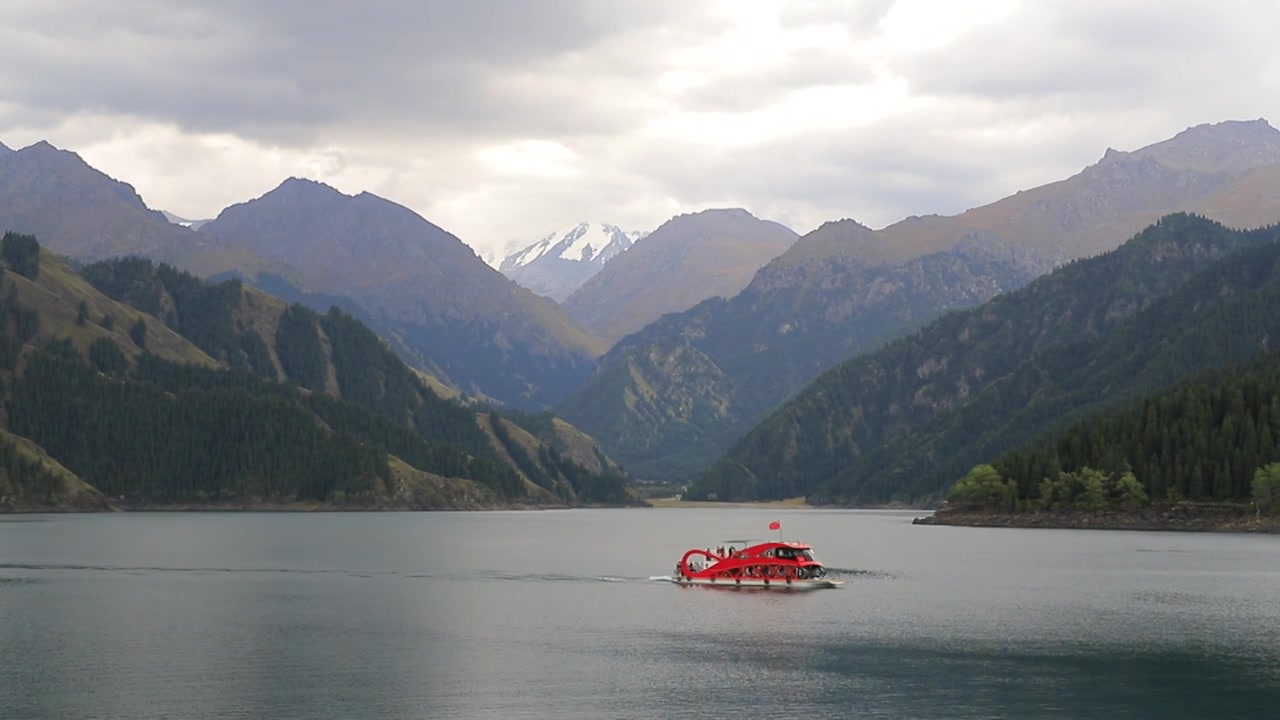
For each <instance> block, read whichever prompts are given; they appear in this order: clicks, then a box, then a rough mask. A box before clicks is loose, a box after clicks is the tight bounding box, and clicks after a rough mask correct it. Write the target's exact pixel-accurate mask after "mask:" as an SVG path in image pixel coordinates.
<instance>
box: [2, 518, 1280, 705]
mask: <svg viewBox="0 0 1280 720" xmlns="http://www.w3.org/2000/svg"><path fill="white" fill-rule="evenodd" d="M915 514H917V513H909V512H907V513H901V512H859V511H831V512H828V511H819V510H791V511H775V510H759V509H733V510H714V509H712V510H706V509H671V510H584V511H576V510H575V511H548V512H506V513H504V512H499V513H391V514H212V513H211V514H180V513H172V514H170V513H158V514H128V515H89V516H34V517H31V516H27V517H24V516H9V517H0V717H5V718H10V717H12V718H174V717H180V718H455V717H456V718H661V717H693V718H704V717H707V718H709V717H774V718H788V717H802V716H812V715H814V714H821V715H825V716H828V717H886V718H932V717H947V718H971V717H1002V718H1034V717H1072V718H1107V717H1121V718H1202V717H1203V718H1253V717H1257V718H1275V717H1280V537H1269V536H1258V537H1254V536H1237V535H1209V534H1205V535H1197V534H1172V533H1167V534H1161V533H1132V532H1093V531H1054V530H1005V529H971V528H944V527H916V526H912V525H911V524H910V521H911V518H912V517H913V516H914V515H915ZM774 519H778V520H781V521H782V523H783V532H784V536H786V537H788V538H794V539H799V540H804V541H807V542H811V543H812V544H813V545H814V546H815V548H816V550H817V554H818V557H819V559H821V560H823V561H824V562H825V563H826V564H827V565H828V566H829V567H831V568H835V569H837V574H839V575H841V576H842V577H844V578H845V579H846V580H848V584H847V585H846V586H845V587H843V588H840V589H838V590H824V591H816V592H811V593H792V594H785V593H776V592H772V593H771V592H759V591H735V590H722V589H708V588H680V587H676V586H674V585H671V584H669V583H664V582H660V581H656V580H652V579H651V578H652V577H654V576H660V575H665V574H667V573H669V572H670V568H671V567H672V566H673V565H674V563H675V561H676V560H677V559H678V558H679V556H680V555H681V554H682V553H683V552H684V550H686V549H688V548H689V547H693V546H701V547H706V546H708V545H716V544H719V542H720V541H723V540H729V539H736V538H743V537H766V536H768V535H769V533H768V531H767V529H766V528H767V525H768V523H769V521H770V520H774Z"/></svg>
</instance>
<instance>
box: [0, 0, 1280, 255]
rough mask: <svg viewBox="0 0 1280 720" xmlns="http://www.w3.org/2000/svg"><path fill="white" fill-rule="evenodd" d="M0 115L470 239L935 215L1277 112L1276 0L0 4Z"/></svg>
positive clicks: (149, 161)
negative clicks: (367, 201)
mask: <svg viewBox="0 0 1280 720" xmlns="http://www.w3.org/2000/svg"><path fill="white" fill-rule="evenodd" d="M4 16H5V17H4V22H3V25H2V26H0V142H3V143H5V144H6V145H8V146H10V147H12V148H15V149H16V148H20V147H23V146H26V145H29V144H31V143H32V142H35V141H37V140H40V139H46V140H49V141H50V142H52V143H53V144H54V145H57V146H59V147H62V148H66V149H70V150H75V151H76V152H78V153H80V155H81V156H83V157H84V158H85V159H86V160H87V161H88V162H89V163H90V164H92V165H94V166H95V167H97V168H98V169H100V170H102V171H104V172H106V173H107V174H108V175H111V176H112V177H115V178H117V179H120V180H124V181H126V182H129V183H131V184H133V185H134V187H136V188H137V190H138V192H139V193H140V194H141V195H142V197H143V199H144V200H145V201H146V202H147V204H148V205H150V206H151V207H153V208H157V209H165V210H169V211H171V212H175V213H177V214H179V215H183V216H186V217H192V218H203V217H211V216H213V215H216V214H217V212H218V211H219V210H221V209H222V208H223V207H225V206H227V205H229V204H232V203H235V202H241V201H244V200H248V199H251V198H254V197H257V196H259V195H262V194H263V193H265V192H267V191H269V190H270V189H272V188H273V187H275V186H276V185H278V184H279V183H280V182H281V181H282V180H283V179H285V178H286V177H289V176H291V175H296V176H302V177H309V178H313V179H317V180H321V181H323V182H327V183H329V184H330V185H333V186H335V187H337V188H338V189H339V190H342V191H343V192H347V193H351V194H355V193H358V192H360V191H363V190H368V191H370V192H373V193H376V194H378V195H382V196H384V197H386V198H389V199H391V200H394V201H396V202H399V203H402V204H404V205H407V206H408V207H410V208H412V209H414V210H415V211H417V212H418V213H419V214H421V215H422V216H424V217H426V218H427V219H428V220H431V221H432V222H434V223H436V224H438V225H440V226H442V227H444V228H445V229H447V230H449V231H451V232H453V233H455V234H457V235H458V236H459V237H461V238H462V239H463V240H464V241H466V242H467V243H468V244H470V245H471V246H472V247H474V248H475V249H476V250H477V252H479V253H480V254H481V255H482V256H492V255H494V254H495V253H502V252H508V251H511V250H514V249H515V248H516V247H518V246H523V245H527V244H529V243H531V242H533V241H534V240H537V239H539V238H541V237H542V236H544V235H546V234H547V233H549V232H551V231H553V230H556V229H567V228H568V227H571V226H572V225H574V224H576V223H577V222H580V221H582V220H591V221H597V222H609V223H614V224H618V225H621V226H623V227H624V229H628V230H632V229H635V230H652V229H653V228H655V227H657V226H658V225H659V224H661V223H662V222H664V221H665V220H667V219H669V218H670V217H671V216H672V215H675V214H678V213H682V212H693V211H697V210H702V209H705V208H708V207H744V208H746V209H748V210H749V211H751V212H752V213H754V214H755V215H757V216H759V217H765V218H769V219H773V220H777V221H779V222H783V223H785V224H787V225H789V226H791V227H792V228H793V229H795V230H796V231H797V232H800V233H805V232H808V231H810V230H812V229H813V228H815V227H817V226H818V225H819V224H821V223H822V222H824V221H826V220H836V219H840V218H846V217H849V218H854V219H856V220H859V221H861V222H863V223H865V224H867V225H870V226H872V227H877V228H878V227H882V226H884V225H887V224H889V223H892V222H894V221H896V220H899V219H901V218H903V217H905V216H907V215H915V214H920V215H923V214H929V213H942V214H951V213H956V212H960V211H963V210H964V209H966V208H968V207H972V206H975V205H981V204H985V203H987V202H990V201H993V200H996V199H998V198H1000V197H1003V196H1004V195H1007V194H1010V193H1012V192H1014V191H1016V190H1018V189H1021V188H1027V187H1033V186H1035V185H1039V184H1043V183H1046V182H1051V181H1053V180H1057V179H1060V178H1063V177H1066V176H1068V175H1071V174H1074V173H1075V172H1078V171H1079V170H1080V169H1082V168H1083V167H1084V166H1086V165H1089V164H1091V163H1093V162H1095V161H1096V160H1097V159H1098V158H1099V157H1101V156H1102V154H1103V152H1104V151H1105V150H1106V148H1107V147H1114V148H1116V149H1120V150H1133V149H1136V148H1138V147H1141V146H1143V145H1147V144H1150V143H1152V142H1157V141H1159V140H1162V139H1165V138H1167V137H1169V136H1171V135H1173V134H1174V133H1176V132H1178V131H1179V130H1182V129H1184V128H1186V127H1188V126H1190V125H1196V124H1200V123H1205V122H1218V121H1221V120H1228V119H1233V120H1246V119H1254V118H1259V117H1264V118H1267V119H1268V120H1269V121H1271V122H1272V124H1273V125H1277V124H1280V122H1278V121H1280V112H1277V106H1278V105H1280V49H1278V48H1280V45H1277V43H1276V39H1275V35H1276V28H1280V3H1274V2H1271V1H1270V0H1257V1H1256V2H1250V1H1247V0H1205V1H1203V2H1186V1H1182V0H1142V1H1135V2H1125V1H1124V0H1097V1H1095V0H1063V1H1062V2H1058V1H1056V0H1034V1H1032V0H1025V1H1024V2H1017V1H1016V0H989V1H982V2H978V1H965V2H961V1H958V0H938V1H933V0H897V1H896V2H894V1H892V0H853V1H848V2H837V1H833V2H823V1H820V0H796V1H794V2H764V1H759V2H757V1H755V0H730V1H728V2H712V1H710V0H707V1H703V0H637V1H634V2H633V1H631V0H578V1H576V2H575V1H570V0H457V1H456V2H443V1H439V0H398V1H390V0H381V1H380V0H365V2H360V3H354V2H338V1H337V0H308V1H307V2H301V1H298V2H272V1H271V0H218V1H217V2H207V3H183V2H174V1H171V0H154V1H150V2H148V1H145V0H112V1H111V2H98V1H96V0H93V1H89V0H86V1H83V2H70V1H60V0H30V1H29V2H24V1H21V0H19V1H16V2H15V1H12V0H11V1H9V2H6V3H4Z"/></svg>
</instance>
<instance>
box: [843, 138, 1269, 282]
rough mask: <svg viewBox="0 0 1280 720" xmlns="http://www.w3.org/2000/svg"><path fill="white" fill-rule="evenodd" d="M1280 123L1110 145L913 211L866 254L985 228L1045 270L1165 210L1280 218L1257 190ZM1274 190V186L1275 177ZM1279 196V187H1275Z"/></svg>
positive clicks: (888, 255) (923, 245)
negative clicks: (946, 212) (1083, 162)
mask: <svg viewBox="0 0 1280 720" xmlns="http://www.w3.org/2000/svg"><path fill="white" fill-rule="evenodd" d="M1277 163H1280V131H1277V130H1276V129H1275V128H1273V127H1271V125H1270V124H1268V123H1267V121H1266V120H1252V121H1227V122H1221V123H1217V124H1205V125H1197V126H1195V127H1192V128H1188V129H1187V130H1184V131H1182V132H1180V133H1178V134H1177V135H1175V136H1174V137H1172V138H1170V139H1168V140H1165V141H1163V142H1159V143H1156V144H1154V145H1149V146H1147V147H1144V148H1141V149H1139V150H1135V151H1133V152H1120V151H1118V150H1113V149H1108V150H1107V151H1106V153H1105V154H1104V155H1103V157H1102V159H1100V160H1099V161H1098V162H1097V163H1094V164H1093V165H1090V166H1089V167H1087V168H1085V169H1084V170H1082V171H1081V172H1079V173H1077V174H1076V175H1073V176H1072V177H1070V178H1067V179H1066V180H1062V181H1059V182H1055V183H1050V184H1048V185H1042V186H1040V187H1037V188H1033V189H1031V190H1026V191H1022V192H1018V193H1016V194H1014V195H1011V196H1009V197H1006V198H1004V199H1002V200H999V201H997V202H994V203H991V204H989V205H984V206H982V207H978V208H974V209H972V210H968V211H966V212H963V213H961V214H959V215H953V216H945V217H944V216H939V215H929V216H924V217H910V218H907V219H905V220H902V221H901V222H898V223H895V224H893V225H890V226H888V227H886V228H884V229H883V230H880V231H877V233H876V235H877V236H878V237H877V242H875V243H872V244H870V245H869V246H868V248H867V249H866V251H865V252H864V254H863V260H864V261H866V262H885V263H901V262H904V261H906V260H907V259H909V258H911V257H916V256H919V255H923V254H927V253H929V252H938V251H942V250H949V249H951V248H952V247H954V246H955V245H956V244H957V243H959V242H960V241H961V240H962V239H964V238H966V237H970V236H973V235H980V236H984V237H987V238H989V239H990V241H992V242H1003V243H1010V244H1013V245H1016V246H1017V247H1018V248H1020V249H1022V250H1029V251H1032V252H1034V253H1035V256H1036V257H1037V262H1038V264H1039V265H1040V266H1041V269H1042V271H1045V270H1048V269H1050V268H1052V267H1054V266H1056V265H1059V264H1061V263H1063V262H1066V261H1068V260H1072V259H1075V258H1080V257H1088V256H1091V255H1096V254H1098V253H1100V252H1106V251H1108V250H1113V249H1115V248H1116V247H1118V246H1119V245H1120V243H1122V242H1124V241H1125V240H1127V239H1128V238H1130V237H1132V236H1133V235H1134V233H1137V232H1138V231H1139V230H1141V229H1142V228H1144V227H1147V226H1148V225H1150V224H1151V223H1153V222H1155V221H1156V220H1157V219H1159V218H1160V217H1162V216H1163V215H1165V214H1168V213H1171V212H1182V211H1185V212H1197V213H1201V214H1203V215H1205V216H1206V217H1209V218H1210V219H1213V220H1218V221H1220V222H1223V223H1226V224H1228V225H1232V224H1234V223H1235V222H1236V221H1237V218H1238V217H1240V216H1241V215H1245V216H1248V217H1249V219H1250V221H1251V223H1250V224H1251V225H1254V226H1256V225H1259V224H1265V223H1267V222H1274V221H1275V220H1277V219H1280V206H1278V205H1277V204H1276V203H1274V202H1270V201H1266V200H1265V198H1264V197H1263V196H1262V193H1261V192H1260V189H1261V188H1262V187H1264V186H1266V185H1267V184H1268V183H1269V182H1272V181H1274V180H1275V171H1274V169H1272V170H1265V171H1263V172H1262V177H1255V176H1254V173H1255V172H1257V171H1259V170H1261V169H1263V168H1267V167H1269V166H1274V165H1276V164H1277ZM1272 187H1273V189H1275V186H1272ZM1272 197H1274V195H1273V196H1272Z"/></svg>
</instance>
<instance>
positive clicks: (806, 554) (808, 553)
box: [798, 550, 817, 562]
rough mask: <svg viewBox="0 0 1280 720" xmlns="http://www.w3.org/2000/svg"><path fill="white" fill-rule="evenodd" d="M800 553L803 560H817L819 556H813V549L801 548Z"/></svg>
mask: <svg viewBox="0 0 1280 720" xmlns="http://www.w3.org/2000/svg"><path fill="white" fill-rule="evenodd" d="M798 554H799V556H800V559H802V560H809V561H814V562H816V561H817V558H815V557H814V556H813V551H812V550H801V551H800V552H799V553H798Z"/></svg>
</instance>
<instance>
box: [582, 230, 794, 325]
mask: <svg viewBox="0 0 1280 720" xmlns="http://www.w3.org/2000/svg"><path fill="white" fill-rule="evenodd" d="M797 237H798V235H797V234H796V233H795V231H793V230H791V229H790V228H787V227H785V226H783V225H781V224H779V223H776V222H773V221H770V220H761V219H759V218H756V217H755V216H753V215H752V214H751V213H749V212H747V211H746V210H742V209H717V210H704V211H702V212H698V213H691V214H686V215H679V216H677V217H674V218H672V219H671V220H668V221H667V222H666V223H663V224H662V226H660V227H659V228H658V229H657V230H654V231H653V232H652V233H650V234H649V235H648V236H646V237H644V238H643V239H641V240H639V241H637V242H636V243H635V244H634V245H633V246H632V247H631V249H629V250H627V252H625V253H623V254H622V255H619V256H618V257H617V258H615V259H614V260H613V261H612V262H610V263H609V264H607V265H606V266H605V267H604V269H602V270H601V271H600V272H598V273H596V275H595V276H594V277H592V278H591V279H590V280H588V281H587V282H586V283H585V284H583V286H582V287H581V288H579V289H578V290H577V291H576V292H574V293H573V294H572V295H570V296H569V298H568V299H567V300H565V302H564V308H565V311H566V312H567V313H568V314H569V316H570V317H572V318H573V319H574V320H576V321H577V322H578V323H579V324H580V325H582V327H584V328H585V329H587V330H588V331H590V332H592V333H594V334H596V335H598V336H600V337H602V338H604V339H605V340H608V341H611V342H613V341H616V340H618V339H619V338H621V337H623V336H625V335H627V334H629V333H632V332H635V331H637V330H640V329H641V328H643V327H644V326H645V325H648V324H649V323H651V322H653V321H654V320H657V319H658V318H659V317H662V316H663V315H665V314H667V313H672V312H681V311H683V310H687V309H689V308H691V307H693V306H694V305H697V304H698V303H699V302H701V301H703V300H706V299H707V298H712V297H731V296H733V295H734V294H736V293H737V292H738V291H739V290H741V289H742V288H743V287H745V286H746V284H747V283H748V282H749V281H750V280H751V276H752V275H754V274H755V272H756V271H757V270H759V269H760V267H761V266H763V265H764V264H765V263H767V262H769V261H770V260H771V259H773V258H775V257H777V256H778V255H779V254H780V253H782V252H783V251H784V250H786V249H787V248H788V247H790V246H791V244H792V243H794V242H795V240H796V238H797Z"/></svg>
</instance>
